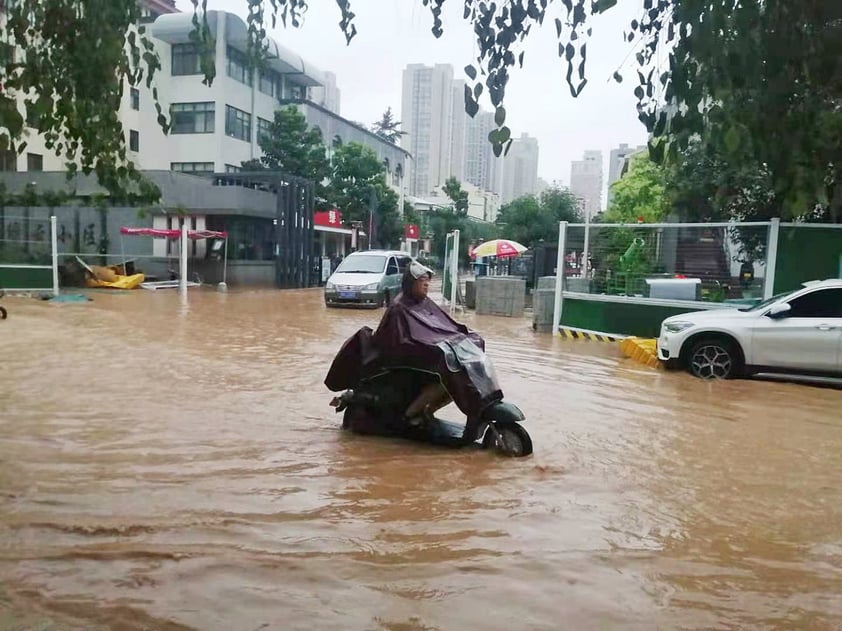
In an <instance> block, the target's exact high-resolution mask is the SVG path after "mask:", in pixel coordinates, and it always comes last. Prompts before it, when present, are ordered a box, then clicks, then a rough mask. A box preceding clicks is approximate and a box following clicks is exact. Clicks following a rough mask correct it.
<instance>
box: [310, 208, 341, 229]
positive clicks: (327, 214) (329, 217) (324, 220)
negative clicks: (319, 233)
mask: <svg viewBox="0 0 842 631" xmlns="http://www.w3.org/2000/svg"><path fill="white" fill-rule="evenodd" d="M313 223H315V224H316V225H317V226H324V227H325V228H341V227H342V213H341V212H340V211H338V210H336V209H335V208H334V209H333V210H323V211H318V212H316V213H314V214H313Z"/></svg>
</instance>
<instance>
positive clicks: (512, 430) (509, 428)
mask: <svg viewBox="0 0 842 631" xmlns="http://www.w3.org/2000/svg"><path fill="white" fill-rule="evenodd" d="M482 446H483V448H484V449H495V450H496V451H497V453H499V454H500V455H503V456H508V457H510V458H523V457H524V456H529V455H531V454H532V438H530V436H529V433H528V432H527V431H526V430H525V429H524V428H523V427H522V426H521V425H519V424H517V423H506V424H505V425H500V424H498V423H491V424H490V425H489V426H488V429H487V430H486V431H485V436H484V437H483V439H482Z"/></svg>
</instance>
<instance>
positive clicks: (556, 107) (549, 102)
mask: <svg viewBox="0 0 842 631" xmlns="http://www.w3.org/2000/svg"><path fill="white" fill-rule="evenodd" d="M176 4H177V6H178V7H179V8H180V9H182V10H184V11H192V3H191V2H190V0H177V2H176ZM554 4H555V5H557V8H556V9H554V11H558V10H561V11H564V5H563V4H562V3H561V2H560V1H557V2H556V3H554ZM267 5H268V2H267ZM463 5H464V3H463V2H462V1H461V0H448V1H447V2H446V3H445V7H444V12H443V19H444V35H442V37H441V38H440V39H436V38H435V37H434V36H433V35H432V33H431V32H430V27H431V26H432V18H431V15H430V11H429V9H427V8H425V7H424V6H423V5H422V4H421V0H351V6H352V9H353V11H354V13H356V15H357V17H356V26H357V31H358V33H357V36H356V37H355V38H354V40H353V41H352V42H351V44H350V46H347V45H346V43H345V38H344V36H343V35H342V33H341V31H340V30H339V26H338V23H339V19H340V14H339V9H338V7H337V6H336V3H335V1H334V0H310V10H309V12H308V13H307V15H306V18H305V22H304V24H303V26H302V27H300V28H299V29H295V28H292V27H287V28H286V29H284V27H283V26H282V25H281V24H280V22H279V23H278V27H277V28H276V29H275V30H274V31H273V32H272V33H271V35H272V36H273V37H274V38H275V39H276V40H278V42H280V43H282V44H283V45H285V46H287V47H289V48H291V49H292V50H294V51H295V52H297V53H299V54H300V55H301V56H302V57H304V58H305V59H306V60H308V61H309V62H310V63H313V64H315V65H316V66H317V67H319V68H320V69H322V70H331V71H333V72H335V73H336V75H337V82H338V84H339V88H340V90H341V91H342V98H341V114H342V116H344V117H345V118H349V119H352V120H357V121H360V122H365V123H372V122H374V121H375V120H377V119H378V118H379V117H380V115H381V114H382V112H383V111H384V110H385V109H386V107H387V106H391V107H392V110H393V111H395V112H396V113H397V115H398V116H399V115H400V109H401V103H400V100H401V72H402V70H403V68H404V67H405V66H406V65H407V64H410V63H424V64H428V65H429V64H434V63H449V64H452V65H453V67H454V71H455V75H456V78H465V76H464V70H463V68H464V67H465V66H466V65H467V64H469V63H471V62H472V61H473V60H474V58H475V44H474V37H473V32H472V31H471V29H470V26H469V25H468V23H467V22H465V21H464V20H462V7H463ZM641 5H642V2H641V0H619V2H618V3H617V5H616V6H615V7H613V8H612V9H611V10H609V11H607V12H606V13H605V14H604V15H602V16H599V17H598V18H596V19H594V20H593V21H592V26H593V36H592V37H591V39H590V43H589V44H588V62H587V70H586V76H587V78H588V85H587V86H586V87H585V89H584V91H583V92H582V94H580V95H579V97H578V98H575V99H574V98H573V97H571V96H570V91H569V89H568V87H567V84H566V83H565V81H564V76H565V73H566V66H565V65H564V64H563V63H562V60H561V59H559V57H558V55H557V49H558V43H557V40H556V37H555V26H554V23H553V19H552V18H554V17H555V16H556V15H558V14H553V15H552V17H550V18H549V19H547V20H546V21H545V22H544V26H543V27H542V28H541V29H539V30H535V29H533V31H532V33H531V34H530V37H529V39H530V41H529V42H528V44H527V45H526V47H525V51H526V57H525V61H524V67H523V68H522V69H517V70H515V72H514V74H513V76H512V78H511V79H510V81H509V85H508V88H507V94H506V109H507V113H508V116H507V124H508V125H509V127H510V128H511V129H512V132H513V135H515V136H519V135H520V134H521V132H527V133H529V134H530V135H532V136H535V137H537V138H538V142H539V144H540V162H539V167H538V174H539V176H540V177H542V178H544V179H545V180H547V181H548V182H552V181H554V180H557V181H560V182H562V183H563V184H568V183H569V181H570V162H571V161H572V160H576V159H579V158H581V156H582V152H583V151H585V150H586V149H599V150H602V152H603V160H604V167H603V168H604V174H605V178H606V179H607V175H608V152H609V151H610V150H611V149H612V148H614V147H616V146H617V145H619V144H620V143H621V142H626V143H629V144H632V145H636V144H643V143H645V142H646V130H645V128H644V127H643V125H642V124H641V123H640V122H639V121H638V120H637V111H636V109H635V103H636V100H635V97H634V95H633V94H632V90H633V89H634V86H635V85H636V79H635V74H636V73H634V65H635V64H636V62H635V60H634V55H633V54H631V55H629V51H630V50H631V48H632V46H633V44H629V43H626V42H624V41H623V30H624V28H627V25H628V23H629V22H630V21H631V20H632V19H633V18H636V17H639V13H640V11H641V9H642V6H641ZM208 8H209V9H219V10H225V11H230V12H231V13H236V14H238V15H240V16H241V17H243V18H245V16H246V11H247V3H246V0H209V2H208ZM621 64H625V65H624V69H625V70H626V71H627V74H626V80H625V81H624V82H623V83H622V84H617V83H615V82H614V81H613V80H609V79H610V78H611V75H612V74H613V72H614V70H616V69H617V68H618V67H619V66H620V65H621ZM483 98H485V95H483ZM482 105H483V107H485V109H488V110H491V109H492V108H491V105H490V103H489V102H488V101H487V100H484V101H483V102H482ZM604 204H605V193H604V192H603V205H604Z"/></svg>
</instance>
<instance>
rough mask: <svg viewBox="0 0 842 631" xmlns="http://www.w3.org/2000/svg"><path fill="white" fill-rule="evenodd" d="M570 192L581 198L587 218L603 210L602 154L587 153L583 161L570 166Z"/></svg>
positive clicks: (581, 204)
mask: <svg viewBox="0 0 842 631" xmlns="http://www.w3.org/2000/svg"><path fill="white" fill-rule="evenodd" d="M570 191H571V192H572V193H573V194H574V195H575V196H576V197H578V198H579V201H580V208H581V210H582V212H583V213H585V216H586V217H594V216H596V215H597V214H598V213H599V212H600V211H601V210H602V152H601V151H585V153H584V155H583V158H582V159H581V160H574V161H573V162H572V163H571V165H570Z"/></svg>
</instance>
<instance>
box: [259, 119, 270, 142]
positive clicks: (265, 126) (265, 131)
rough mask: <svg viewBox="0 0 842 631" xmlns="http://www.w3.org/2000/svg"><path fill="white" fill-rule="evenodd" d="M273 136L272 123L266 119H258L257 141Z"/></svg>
mask: <svg viewBox="0 0 842 631" xmlns="http://www.w3.org/2000/svg"><path fill="white" fill-rule="evenodd" d="M271 135H272V123H271V121H268V120H266V119H265V118H260V117H259V116H258V117H257V141H258V142H260V140H261V139H262V138H268V137H269V136H271Z"/></svg>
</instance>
